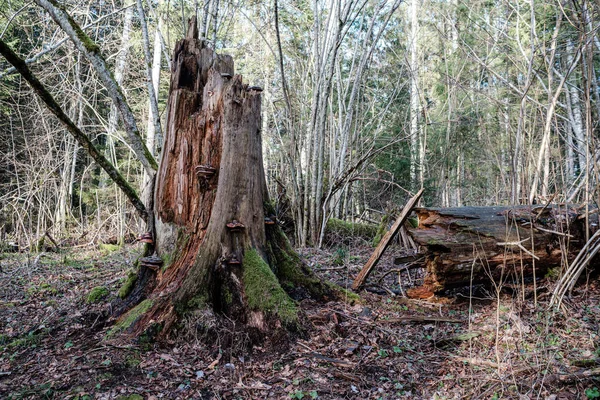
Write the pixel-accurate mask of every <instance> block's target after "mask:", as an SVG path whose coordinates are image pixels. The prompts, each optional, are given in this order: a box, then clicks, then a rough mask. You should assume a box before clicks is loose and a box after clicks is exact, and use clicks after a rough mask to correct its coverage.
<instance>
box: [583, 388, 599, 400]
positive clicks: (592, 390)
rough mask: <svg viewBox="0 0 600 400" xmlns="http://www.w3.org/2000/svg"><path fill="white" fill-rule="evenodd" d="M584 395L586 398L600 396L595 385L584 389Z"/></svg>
mask: <svg viewBox="0 0 600 400" xmlns="http://www.w3.org/2000/svg"><path fill="white" fill-rule="evenodd" d="M585 396H586V397H587V398H588V399H597V398H600V390H598V388H597V387H593V388H587V389H585Z"/></svg>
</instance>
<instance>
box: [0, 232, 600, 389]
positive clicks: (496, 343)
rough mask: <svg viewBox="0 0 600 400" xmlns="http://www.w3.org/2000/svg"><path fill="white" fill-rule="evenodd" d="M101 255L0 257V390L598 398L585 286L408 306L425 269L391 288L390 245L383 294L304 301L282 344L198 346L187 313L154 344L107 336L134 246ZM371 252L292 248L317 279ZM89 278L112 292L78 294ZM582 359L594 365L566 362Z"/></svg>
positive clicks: (599, 292)
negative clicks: (293, 331) (173, 331)
mask: <svg viewBox="0 0 600 400" xmlns="http://www.w3.org/2000/svg"><path fill="white" fill-rule="evenodd" d="M110 250H111V249H108V250H107V249H104V251H102V250H99V249H89V248H88V249H85V248H80V249H78V250H64V251H63V252H60V253H42V254H38V255H29V254H2V255H0V288H1V289H0V398H2V399H79V400H83V399H119V398H120V399H141V398H143V399H263V398H273V399H282V398H288V399H289V398H296V399H302V398H304V399H313V398H318V399H402V398H415V399H424V398H435V399H445V398H447V399H459V398H482V399H500V398H503V399H504V398H514V399H529V398H540V399H581V398H597V397H600V390H599V389H597V388H596V386H598V387H600V383H598V382H596V379H597V378H596V377H595V375H597V374H598V373H600V372H598V371H595V370H596V369H597V368H598V367H595V366H594V364H595V363H596V358H597V357H599V356H600V351H599V350H600V349H599V348H598V329H599V325H598V324H599V321H600V301H599V300H600V288H599V287H598V284H597V282H596V281H595V280H589V281H588V282H587V283H585V282H584V283H583V284H582V285H580V286H579V287H578V289H577V290H576V291H575V292H574V293H573V294H572V296H571V297H570V298H569V299H567V300H566V303H565V305H564V308H563V310H561V311H560V312H557V311H554V310H549V309H548V301H549V297H550V292H551V289H552V287H553V284H554V283H553V281H552V279H551V278H547V279H543V280H539V281H538V282H535V285H534V284H533V282H529V283H526V284H522V283H516V282H511V281H510V280H507V281H506V282H502V283H497V287H495V288H475V289H477V290H476V292H471V294H472V295H473V296H474V297H471V299H469V291H467V292H466V293H465V292H460V291H457V292H455V293H451V294H448V297H439V298H430V299H427V300H410V299H407V298H405V297H403V296H402V293H404V291H405V290H406V289H407V288H410V287H411V286H414V285H418V284H419V283H420V282H419V279H420V278H421V275H422V272H420V271H419V270H412V271H411V272H410V274H411V275H410V276H409V275H408V273H407V272H406V271H404V272H401V273H400V278H401V280H400V283H401V284H399V283H398V272H394V273H388V274H387V275H385V274H386V273H387V272H389V271H390V270H392V269H395V268H398V267H397V266H394V265H392V260H393V258H394V256H395V255H398V254H401V253H402V250H401V249H394V248H391V249H390V250H388V252H386V254H385V255H384V257H383V258H382V260H381V261H380V263H379V264H378V265H377V266H376V268H375V271H374V273H373V274H372V276H371V277H370V278H369V281H368V288H369V290H371V291H375V292H378V293H383V294H376V293H372V292H364V291H363V292H361V296H362V297H363V300H364V301H363V303H362V304H354V305H350V304H348V303H346V302H343V301H340V302H330V303H317V302H314V301H312V300H303V301H302V302H301V303H300V306H301V308H302V310H303V312H304V313H305V317H304V320H305V322H306V323H305V325H306V326H307V331H306V332H304V333H303V334H301V335H300V336H299V337H297V338H295V339H294V340H293V341H292V342H291V344H289V345H286V346H285V348H281V346H277V345H276V343H275V342H276V340H273V341H268V340H267V341H266V342H265V344H264V345H263V346H255V347H254V348H250V347H248V346H247V345H246V344H245V341H244V339H243V337H240V336H237V337H240V339H239V342H238V343H231V342H229V343H228V344H229V345H230V346H228V347H229V348H230V349H231V348H233V349H234V350H233V351H230V350H228V349H226V348H225V346H224V343H223V341H222V340H221V337H220V336H219V335H216V336H214V338H213V339H214V340H213V341H212V342H210V343H208V344H207V343H205V341H203V340H202V337H201V336H202V334H201V332H199V331H197V330H195V329H194V327H195V326H198V324H197V321H194V320H193V318H190V319H187V320H186V321H184V323H183V325H182V329H181V332H184V331H185V332H186V333H185V334H184V333H180V334H179V335H178V336H174V337H172V338H171V340H169V341H168V342H165V343H160V344H156V343H143V342H140V341H136V340H130V339H127V338H122V337H120V338H118V339H110V340H107V339H106V338H105V336H106V333H107V331H108V330H109V329H110V326H111V323H112V321H111V320H110V319H109V318H108V319H107V315H108V314H109V312H110V303H111V301H112V300H113V299H114V298H115V297H116V294H117V292H118V289H119V287H120V285H121V283H122V282H123V280H124V279H125V278H126V276H127V271H128V270H129V269H130V268H132V265H133V263H134V262H135V260H136V258H137V257H138V254H139V252H140V250H141V246H140V245H128V246H125V247H123V248H120V249H119V250H116V251H112V252H111V251H110ZM372 250H373V248H372V247H370V246H368V245H366V244H360V243H359V244H354V245H351V246H349V245H345V246H342V247H338V248H330V249H328V250H314V249H311V250H306V251H301V252H302V253H303V256H304V257H305V259H306V260H307V262H308V263H309V265H310V266H311V267H312V268H313V269H314V270H315V271H316V272H317V273H318V274H319V275H321V276H322V277H323V278H325V279H329V280H331V281H333V282H335V283H337V284H340V285H342V286H344V287H350V285H351V282H352V279H353V278H354V276H356V274H357V273H358V271H359V270H360V268H361V267H362V265H363V264H364V262H365V261H366V260H367V259H368V257H369V255H370V253H371V252H372ZM384 275H385V276H384ZM382 277H383V279H380V278H382ZM379 280H381V282H380V283H379V284H378V285H376V286H374V283H377V282H378V281H379ZM99 286H103V287H105V288H106V289H108V293H109V294H108V295H107V296H105V297H100V299H99V301H98V302H97V303H93V302H88V300H90V299H88V295H89V293H90V292H91V291H92V289H93V288H95V287H99ZM534 290H535V291H536V292H535V293H536V296H535V297H537V299H536V298H534ZM95 293H96V294H98V293H103V291H101V290H96V291H95ZM396 293H399V295H396ZM230 337H231V336H230ZM233 337H235V336H233ZM274 343H275V344H274ZM582 359H586V360H591V361H588V362H587V363H586V365H587V366H586V367H577V366H575V365H581V363H577V362H576V361H577V360H582ZM136 395H137V396H136Z"/></svg>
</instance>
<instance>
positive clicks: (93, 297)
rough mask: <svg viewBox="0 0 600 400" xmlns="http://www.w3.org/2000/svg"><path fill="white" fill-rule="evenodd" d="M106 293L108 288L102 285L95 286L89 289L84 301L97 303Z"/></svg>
mask: <svg viewBox="0 0 600 400" xmlns="http://www.w3.org/2000/svg"><path fill="white" fill-rule="evenodd" d="M108 293H109V292H108V289H107V288H105V287H104V286H96V287H95V288H93V289H92V290H91V291H90V293H89V294H88V296H87V298H86V299H85V301H86V302H87V303H89V304H93V303H97V302H99V301H100V300H102V298H104V297H106V296H108Z"/></svg>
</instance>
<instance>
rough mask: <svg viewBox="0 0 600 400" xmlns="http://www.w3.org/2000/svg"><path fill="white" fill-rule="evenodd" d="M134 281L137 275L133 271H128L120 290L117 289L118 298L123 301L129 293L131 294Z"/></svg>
mask: <svg viewBox="0 0 600 400" xmlns="http://www.w3.org/2000/svg"><path fill="white" fill-rule="evenodd" d="M135 281H137V273H136V272H135V271H133V270H130V271H129V272H128V273H127V279H126V280H125V283H123V286H121V289H119V297H120V298H122V299H124V298H125V297H127V296H128V295H129V293H131V291H132V290H133V287H134V286H135Z"/></svg>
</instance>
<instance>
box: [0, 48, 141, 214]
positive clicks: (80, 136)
mask: <svg viewBox="0 0 600 400" xmlns="http://www.w3.org/2000/svg"><path fill="white" fill-rule="evenodd" d="M0 54H2V55H3V56H4V58H6V60H7V61H8V62H9V63H11V64H12V65H13V66H14V67H15V68H16V69H17V71H19V73H20V74H21V76H23V78H24V79H25V80H26V81H27V82H28V83H29V85H30V86H31V87H32V89H33V90H34V91H35V92H36V93H37V95H38V96H39V97H40V98H41V99H42V101H43V102H44V103H45V104H46V106H47V107H48V109H49V110H50V111H51V112H52V113H53V114H54V115H55V116H56V117H57V118H58V119H59V120H60V121H61V122H62V123H63V124H64V125H65V127H66V128H67V130H68V131H69V132H70V133H71V134H72V135H73V137H74V138H75V139H77V141H78V142H79V144H80V145H81V147H83V148H84V149H85V150H86V151H87V153H88V154H89V155H90V156H91V157H92V158H93V159H94V161H96V162H97V163H98V165H100V166H101V167H102V169H104V171H106V173H107V174H108V176H110V177H111V179H112V180H113V181H114V182H115V183H116V184H117V185H118V186H119V188H121V190H122V191H123V193H124V194H125V195H126V196H127V198H128V199H129V201H130V202H131V204H132V205H133V206H134V207H135V209H136V210H137V212H138V214H139V215H140V216H141V217H142V218H146V217H148V213H147V211H146V207H145V206H144V204H143V203H142V201H141V200H140V198H139V197H138V195H137V193H136V192H135V190H134V189H133V188H132V187H131V185H130V184H129V183H128V182H127V181H126V180H125V179H124V178H123V176H122V175H121V174H120V173H119V171H117V169H116V168H115V167H114V166H113V165H112V164H111V163H110V162H109V161H108V160H107V159H106V157H104V155H102V153H100V151H99V150H98V149H97V148H96V147H95V146H94V144H93V143H92V142H91V141H90V139H89V138H88V137H87V136H86V135H85V133H83V132H82V131H81V130H80V129H79V128H78V127H77V126H76V125H75V123H74V122H73V121H72V120H71V119H70V118H69V117H68V116H67V114H65V112H64V111H63V110H62V108H61V107H60V106H59V105H58V103H57V102H56V100H54V98H53V97H52V95H51V94H50V92H48V90H46V88H45V87H44V85H42V83H41V82H40V81H39V80H38V79H37V78H36V77H35V76H34V75H33V74H32V72H31V71H30V70H29V67H27V64H25V61H23V60H22V59H21V58H19V57H18V56H17V55H16V54H15V53H14V52H13V51H12V50H11V49H10V47H8V45H6V43H4V42H3V41H2V40H1V39H0Z"/></svg>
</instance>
